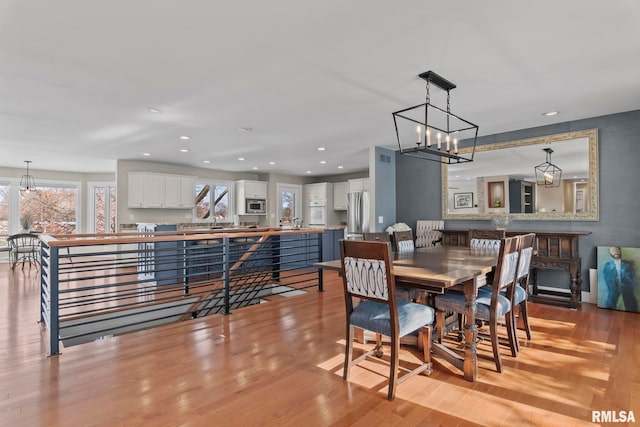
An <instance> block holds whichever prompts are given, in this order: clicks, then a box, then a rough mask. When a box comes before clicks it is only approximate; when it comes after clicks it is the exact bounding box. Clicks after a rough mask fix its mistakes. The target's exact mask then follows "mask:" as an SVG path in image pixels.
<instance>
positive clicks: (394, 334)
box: [340, 240, 435, 400]
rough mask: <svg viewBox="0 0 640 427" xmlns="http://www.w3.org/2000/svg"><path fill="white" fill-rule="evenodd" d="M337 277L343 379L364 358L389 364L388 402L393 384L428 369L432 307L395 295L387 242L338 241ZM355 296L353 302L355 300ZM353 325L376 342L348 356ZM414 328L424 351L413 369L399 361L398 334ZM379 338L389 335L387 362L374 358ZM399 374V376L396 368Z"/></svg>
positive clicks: (394, 387)
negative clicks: (343, 342)
mask: <svg viewBox="0 0 640 427" xmlns="http://www.w3.org/2000/svg"><path fill="white" fill-rule="evenodd" d="M340 259H341V264H342V278H343V283H344V296H345V307H346V345H345V359H344V372H343V378H344V379H345V380H346V379H347V378H348V377H349V370H350V368H351V367H353V366H354V365H356V364H358V363H359V362H361V361H362V360H364V359H365V358H373V359H377V360H383V361H385V362H386V363H389V365H390V368H389V369H390V370H389V391H388V394H387V398H388V399H389V400H393V399H394V397H395V390H396V386H397V385H398V384H400V383H402V382H403V381H404V380H406V379H407V378H409V377H410V376H412V375H415V374H418V373H420V372H425V373H429V374H430V373H431V330H432V325H433V323H434V318H435V314H434V310H433V308H431V307H428V306H425V305H422V304H415V303H411V302H408V301H398V300H397V299H396V292H395V291H396V290H395V278H394V272H393V262H392V258H391V250H390V245H389V243H388V242H367V241H358V240H343V241H342V243H341V257H340ZM356 299H357V300H359V302H358V303H356V302H355V301H354V300H356ZM355 328H361V329H364V330H368V331H371V332H373V333H375V334H376V345H375V347H374V348H373V349H371V350H369V351H365V352H364V353H363V354H362V355H360V356H358V357H357V358H355V359H354V358H353V340H354V331H355ZM416 331H417V332H418V346H419V347H421V348H422V350H423V363H422V364H420V365H419V366H418V367H416V368H414V369H409V368H405V367H403V366H401V365H400V363H399V362H400V359H399V352H400V338H402V337H405V336H407V335H410V334H414V333H415V332H416ZM382 336H387V337H389V339H390V347H391V354H390V357H389V360H385V359H382V358H381V357H376V354H379V351H380V349H381V346H382ZM399 370H401V371H403V372H404V375H402V376H399V375H398V371H399Z"/></svg>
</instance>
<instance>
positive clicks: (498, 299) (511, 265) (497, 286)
mask: <svg viewBox="0 0 640 427" xmlns="http://www.w3.org/2000/svg"><path fill="white" fill-rule="evenodd" d="M518 254H519V252H518V237H507V238H503V239H501V242H500V249H499V252H498V263H497V265H496V270H495V275H494V277H493V281H492V283H491V289H492V292H491V293H489V294H483V293H482V292H479V293H478V298H477V311H476V318H477V319H480V320H483V321H486V322H488V323H489V333H490V336H491V346H492V348H493V359H494V361H495V363H496V370H497V371H498V372H502V359H501V358H500V349H499V341H498V320H499V319H501V318H504V319H505V324H506V326H507V335H508V342H509V346H510V348H511V354H512V355H513V356H515V355H516V348H515V337H514V336H515V331H514V330H513V322H512V321H511V319H510V318H509V317H508V314H509V312H510V311H511V299H512V297H513V292H514V287H515V280H516V271H517V267H518ZM501 291H505V292H506V295H505V294H502V292H501ZM435 305H436V309H437V310H438V313H437V327H438V340H439V341H440V342H442V338H443V332H442V331H443V330H444V329H443V328H444V317H445V313H446V312H454V313H460V314H462V313H464V305H465V295H464V293H463V292H460V291H454V290H450V291H447V292H445V294H444V295H438V296H436V298H435Z"/></svg>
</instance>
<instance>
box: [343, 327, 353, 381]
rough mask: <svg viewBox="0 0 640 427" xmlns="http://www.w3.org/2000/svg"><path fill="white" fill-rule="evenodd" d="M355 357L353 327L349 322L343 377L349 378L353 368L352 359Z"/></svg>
mask: <svg viewBox="0 0 640 427" xmlns="http://www.w3.org/2000/svg"><path fill="white" fill-rule="evenodd" d="M352 359H353V327H352V326H351V325H349V324H347V342H346V343H345V348H344V370H343V372H342V379H345V380H346V379H347V378H349V369H350V368H351V360H352Z"/></svg>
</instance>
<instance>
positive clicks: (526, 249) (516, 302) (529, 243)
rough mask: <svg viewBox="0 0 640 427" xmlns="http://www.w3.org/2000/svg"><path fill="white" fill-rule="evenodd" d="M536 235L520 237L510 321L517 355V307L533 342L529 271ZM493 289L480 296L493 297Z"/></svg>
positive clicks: (528, 336)
mask: <svg viewBox="0 0 640 427" xmlns="http://www.w3.org/2000/svg"><path fill="white" fill-rule="evenodd" d="M535 238H536V235H535V233H529V234H522V235H519V236H518V252H519V256H518V271H517V275H516V286H515V287H514V290H513V300H512V301H511V306H512V307H513V310H511V311H510V312H509V318H510V319H509V320H510V321H511V322H512V325H513V326H512V327H513V331H514V332H513V334H514V340H515V341H514V343H513V345H514V346H515V349H516V353H517V352H518V351H520V342H519V340H518V329H517V324H518V322H517V320H518V319H516V313H515V312H516V310H515V309H516V307H518V308H519V312H520V313H519V317H520V318H521V319H522V324H523V327H524V331H525V333H526V335H527V339H528V340H531V327H530V325H529V313H528V307H527V299H528V294H529V292H528V288H529V271H530V270H531V258H533V242H534V241H535ZM491 292H492V289H491V287H489V286H485V287H483V288H480V291H479V292H478V294H479V295H481V296H484V297H489V298H490V297H491ZM502 295H504V296H507V293H506V292H505V291H502Z"/></svg>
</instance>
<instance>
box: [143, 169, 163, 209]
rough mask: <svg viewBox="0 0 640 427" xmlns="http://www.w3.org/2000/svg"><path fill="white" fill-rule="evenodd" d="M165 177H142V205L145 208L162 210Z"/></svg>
mask: <svg viewBox="0 0 640 427" xmlns="http://www.w3.org/2000/svg"><path fill="white" fill-rule="evenodd" d="M164 194H165V177H164V175H151V174H147V175H145V176H144V204H145V207H147V208H164V207H165V206H164V204H165V201H164Z"/></svg>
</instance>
